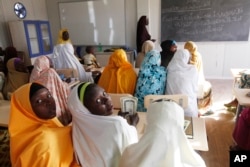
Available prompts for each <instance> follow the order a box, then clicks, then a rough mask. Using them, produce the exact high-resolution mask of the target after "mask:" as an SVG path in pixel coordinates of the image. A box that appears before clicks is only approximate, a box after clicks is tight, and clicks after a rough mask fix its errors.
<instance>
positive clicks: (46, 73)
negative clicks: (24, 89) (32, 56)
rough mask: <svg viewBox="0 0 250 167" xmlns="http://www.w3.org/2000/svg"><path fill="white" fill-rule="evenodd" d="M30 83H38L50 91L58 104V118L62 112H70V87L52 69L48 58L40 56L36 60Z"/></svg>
mask: <svg viewBox="0 0 250 167" xmlns="http://www.w3.org/2000/svg"><path fill="white" fill-rule="evenodd" d="M30 82H38V83H40V84H42V85H44V86H45V87H46V88H47V89H49V91H50V93H51V95H52V96H53V97H54V99H55V102H56V113H57V116H60V115H61V114H62V112H68V107H67V98H68V95H69V92H70V87H69V86H68V84H67V83H66V82H63V81H62V80H61V78H60V77H59V75H58V74H57V72H56V71H55V70H54V69H53V68H50V61H49V58H48V57H47V56H40V57H38V58H37V59H36V60H35V62H34V69H33V70H32V73H31V75H30Z"/></svg>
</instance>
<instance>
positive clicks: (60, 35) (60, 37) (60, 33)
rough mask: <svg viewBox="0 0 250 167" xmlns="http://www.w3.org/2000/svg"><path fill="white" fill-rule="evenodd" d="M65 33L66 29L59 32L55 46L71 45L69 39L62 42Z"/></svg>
mask: <svg viewBox="0 0 250 167" xmlns="http://www.w3.org/2000/svg"><path fill="white" fill-rule="evenodd" d="M65 31H67V32H68V29H66V28H63V29H61V30H60V31H59V33H58V39H57V44H65V43H71V40H70V38H69V39H68V40H64V39H63V32H65Z"/></svg>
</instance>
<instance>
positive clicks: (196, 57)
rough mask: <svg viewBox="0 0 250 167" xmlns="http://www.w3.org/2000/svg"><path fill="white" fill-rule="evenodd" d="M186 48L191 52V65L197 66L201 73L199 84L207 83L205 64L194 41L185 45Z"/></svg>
mask: <svg viewBox="0 0 250 167" xmlns="http://www.w3.org/2000/svg"><path fill="white" fill-rule="evenodd" d="M184 48H185V49H187V50H188V51H189V52H190V54H191V58H190V62H189V63H190V64H193V65H195V67H196V68H197V70H198V72H199V83H201V84H203V83H204V82H205V77H204V72H203V63H202V57H201V54H200V53H199V52H198V49H197V45H196V44H195V43H194V42H192V41H188V42H186V43H185V45H184Z"/></svg>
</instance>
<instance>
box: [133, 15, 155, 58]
mask: <svg viewBox="0 0 250 167" xmlns="http://www.w3.org/2000/svg"><path fill="white" fill-rule="evenodd" d="M147 25H148V18H147V16H141V17H140V19H139V21H138V23H137V31H136V45H137V52H138V53H139V52H141V49H142V45H143V43H144V42H145V41H146V40H150V39H151V35H149V33H148V30H147V27H146V26H147Z"/></svg>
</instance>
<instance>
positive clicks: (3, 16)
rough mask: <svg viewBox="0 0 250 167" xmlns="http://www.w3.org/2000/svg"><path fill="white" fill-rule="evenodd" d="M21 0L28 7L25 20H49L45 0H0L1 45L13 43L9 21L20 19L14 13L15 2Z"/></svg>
mask: <svg viewBox="0 0 250 167" xmlns="http://www.w3.org/2000/svg"><path fill="white" fill-rule="evenodd" d="M16 2H21V3H23V4H24V6H25V7H26V11H27V16H26V18H25V19H24V20H48V15H47V9H46V1H45V0H19V1H16V0H0V46H1V47H2V48H6V47H7V46H9V45H11V43H12V42H11V36H10V33H9V28H8V22H9V21H15V20H19V18H18V17H17V16H16V15H15V13H14V4H15V3H16Z"/></svg>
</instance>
